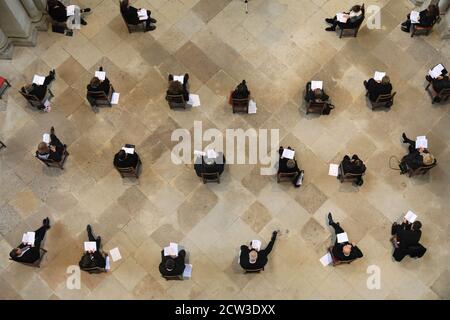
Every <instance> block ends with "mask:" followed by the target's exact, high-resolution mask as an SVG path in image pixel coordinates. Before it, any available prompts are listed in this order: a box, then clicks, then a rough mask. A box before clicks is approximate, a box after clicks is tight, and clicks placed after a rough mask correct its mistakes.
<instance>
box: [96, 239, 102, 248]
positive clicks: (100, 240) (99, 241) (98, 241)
mask: <svg viewBox="0 0 450 320" xmlns="http://www.w3.org/2000/svg"><path fill="white" fill-rule="evenodd" d="M96 241H97V243H101V242H102V237H100V236H98V237H97V239H96ZM99 249H100V248H97V250H99Z"/></svg>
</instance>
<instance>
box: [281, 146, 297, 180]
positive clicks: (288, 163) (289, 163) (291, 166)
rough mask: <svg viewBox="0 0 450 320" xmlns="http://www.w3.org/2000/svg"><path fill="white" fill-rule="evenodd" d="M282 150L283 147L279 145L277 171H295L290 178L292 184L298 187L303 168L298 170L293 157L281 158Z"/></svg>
mask: <svg viewBox="0 0 450 320" xmlns="http://www.w3.org/2000/svg"><path fill="white" fill-rule="evenodd" d="M288 149H289V150H292V151H294V150H293V149H292V148H291V147H288ZM283 151H284V148H283V146H281V147H280V149H278V154H279V156H280V158H279V161H278V173H297V174H296V175H295V176H294V177H293V178H292V183H293V184H294V186H296V187H300V185H301V182H300V181H299V178H300V177H301V175H302V171H303V170H300V168H299V167H298V165H297V160H295V157H294V159H288V158H283Z"/></svg>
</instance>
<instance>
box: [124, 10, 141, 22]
mask: <svg viewBox="0 0 450 320" xmlns="http://www.w3.org/2000/svg"><path fill="white" fill-rule="evenodd" d="M122 16H123V17H124V19H125V21H126V22H127V23H128V24H139V23H141V22H142V21H141V20H139V16H138V9H136V8H135V7H133V6H129V7H128V10H125V11H122Z"/></svg>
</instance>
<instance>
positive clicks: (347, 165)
mask: <svg viewBox="0 0 450 320" xmlns="http://www.w3.org/2000/svg"><path fill="white" fill-rule="evenodd" d="M342 167H343V168H344V173H352V174H363V173H364V172H366V166H365V165H364V164H363V163H362V162H361V165H357V164H356V163H355V161H352V160H351V159H350V158H344V159H343V160H342Z"/></svg>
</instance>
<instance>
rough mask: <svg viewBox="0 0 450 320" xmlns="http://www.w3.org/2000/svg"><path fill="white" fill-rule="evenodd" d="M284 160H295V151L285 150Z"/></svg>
mask: <svg viewBox="0 0 450 320" xmlns="http://www.w3.org/2000/svg"><path fill="white" fill-rule="evenodd" d="M281 156H282V157H283V158H287V159H294V156H295V151H294V150H291V149H287V148H284V149H283V153H282V155H281Z"/></svg>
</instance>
